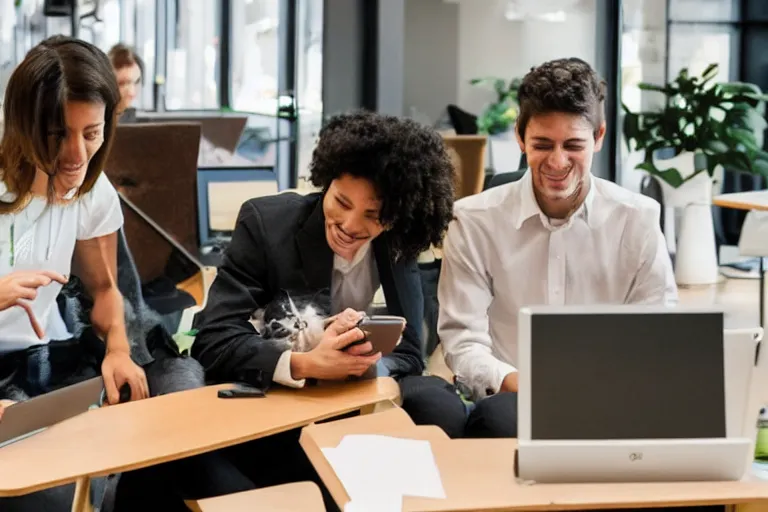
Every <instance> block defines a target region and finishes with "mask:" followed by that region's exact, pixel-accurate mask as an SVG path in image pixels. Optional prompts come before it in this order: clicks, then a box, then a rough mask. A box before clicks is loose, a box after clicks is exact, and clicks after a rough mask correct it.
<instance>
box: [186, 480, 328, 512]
mask: <svg viewBox="0 0 768 512" xmlns="http://www.w3.org/2000/svg"><path fill="white" fill-rule="evenodd" d="M187 506H188V507H189V508H190V510H192V512H253V511H256V510H258V511H259V512H299V511H301V512H325V504H324V503H323V495H322V494H321V493H320V488H319V487H318V486H317V485H315V484H314V483H313V482H297V483H293V484H285V485H276V486H274V487H266V488H264V489H256V490H255V491H246V492H238V493H235V494H228V495H226V496H218V497H216V498H209V499H205V500H198V501H197V502H187Z"/></svg>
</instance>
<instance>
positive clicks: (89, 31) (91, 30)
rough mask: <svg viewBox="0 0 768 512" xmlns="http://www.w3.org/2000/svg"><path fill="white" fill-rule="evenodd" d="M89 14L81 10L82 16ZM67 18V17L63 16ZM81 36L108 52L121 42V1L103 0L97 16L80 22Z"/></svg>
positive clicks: (88, 17)
mask: <svg viewBox="0 0 768 512" xmlns="http://www.w3.org/2000/svg"><path fill="white" fill-rule="evenodd" d="M86 14H89V13H87V12H81V13H80V15H81V16H85V15H86ZM62 19H66V18H62ZM79 32H80V33H79V37H80V38H81V39H83V40H84V41H88V42H89V43H93V44H95V45H96V46H98V47H99V48H101V49H102V50H103V51H105V52H108V51H109V49H110V48H112V46H113V45H115V44H116V43H119V42H120V1H119V0H103V1H102V2H101V4H100V6H99V10H98V12H97V15H96V16H87V17H85V18H84V19H83V21H82V22H81V23H80V28H79Z"/></svg>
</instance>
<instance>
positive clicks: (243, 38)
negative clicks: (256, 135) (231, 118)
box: [230, 0, 281, 115]
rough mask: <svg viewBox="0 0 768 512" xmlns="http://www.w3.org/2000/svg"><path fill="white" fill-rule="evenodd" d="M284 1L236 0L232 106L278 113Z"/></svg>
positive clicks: (236, 108) (248, 110) (245, 110)
mask: <svg viewBox="0 0 768 512" xmlns="http://www.w3.org/2000/svg"><path fill="white" fill-rule="evenodd" d="M280 3H281V2H280V0H250V1H242V0H241V1H235V2H232V13H231V23H232V25H231V26H232V44H231V47H230V48H231V60H230V65H231V70H232V72H231V77H232V96H231V98H232V108H233V109H234V110H238V111H243V112H255V113H259V114H266V115H276V114H277V97H278V73H279V70H278V56H279V51H278V47H279V44H280V38H279V30H280V16H279V9H280Z"/></svg>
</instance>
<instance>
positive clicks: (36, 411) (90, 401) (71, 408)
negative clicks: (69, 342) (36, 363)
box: [0, 377, 104, 448]
mask: <svg viewBox="0 0 768 512" xmlns="http://www.w3.org/2000/svg"><path fill="white" fill-rule="evenodd" d="M103 389H104V381H103V380H102V378H101V377H94V378H92V379H89V380H86V381H84V382H80V383H78V384H73V385H72V386H67V387H65V388H61V389H57V390H56V391H51V392H50V393H46V394H44V395H40V396H36V397H34V398H31V399H29V400H25V401H23V402H18V403H15V404H13V405H11V406H10V407H7V408H5V411H4V412H3V417H2V419H0V448H2V447H3V446H5V445H7V444H10V443H14V442H16V441H19V440H21V439H24V438H26V437H29V436H30V435H33V434H36V433H38V432H40V431H42V430H44V429H46V428H47V427H50V426H51V425H54V424H56V423H59V422H61V421H64V420H66V419H68V418H72V417H73V416H77V415H78V414H82V413H84V412H86V411H87V410H88V409H89V408H90V407H91V406H93V405H100V402H101V400H102V390H103Z"/></svg>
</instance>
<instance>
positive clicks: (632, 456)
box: [629, 452, 643, 462]
mask: <svg viewBox="0 0 768 512" xmlns="http://www.w3.org/2000/svg"><path fill="white" fill-rule="evenodd" d="M629 460H630V462H635V461H638V460H643V452H632V453H630V454H629Z"/></svg>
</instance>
